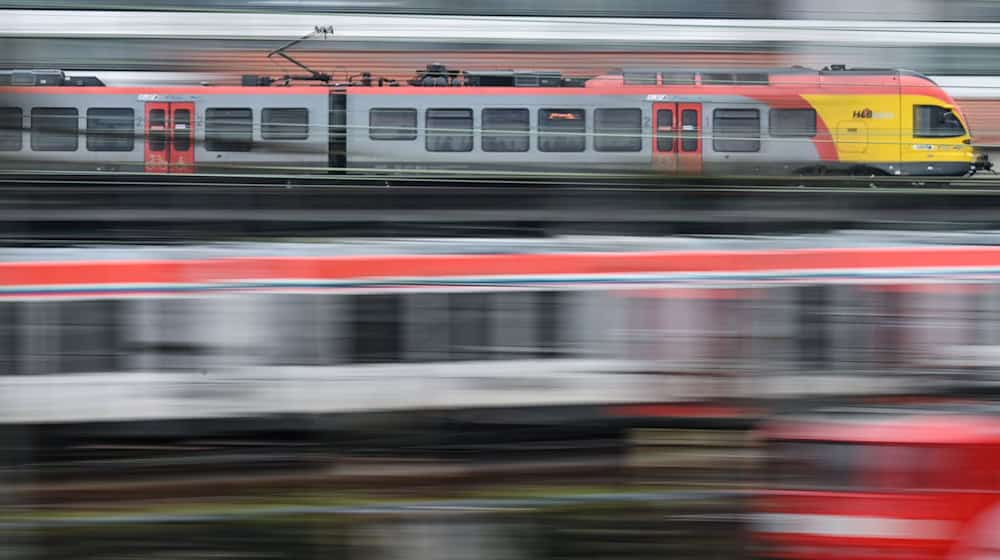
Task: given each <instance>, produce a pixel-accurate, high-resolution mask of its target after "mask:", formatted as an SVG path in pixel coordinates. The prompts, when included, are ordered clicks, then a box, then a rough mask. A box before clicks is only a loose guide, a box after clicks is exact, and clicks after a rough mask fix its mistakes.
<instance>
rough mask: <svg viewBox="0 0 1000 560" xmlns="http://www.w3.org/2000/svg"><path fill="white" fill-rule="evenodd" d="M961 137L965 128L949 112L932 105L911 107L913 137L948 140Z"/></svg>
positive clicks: (953, 114)
mask: <svg viewBox="0 0 1000 560" xmlns="http://www.w3.org/2000/svg"><path fill="white" fill-rule="evenodd" d="M963 135H965V127H964V126H962V121H960V120H958V117H957V116H956V115H955V113H953V112H952V111H951V110H949V109H945V108H944V107H936V106H934V105H914V106H913V136H914V137H916V138H950V137H954V136H963Z"/></svg>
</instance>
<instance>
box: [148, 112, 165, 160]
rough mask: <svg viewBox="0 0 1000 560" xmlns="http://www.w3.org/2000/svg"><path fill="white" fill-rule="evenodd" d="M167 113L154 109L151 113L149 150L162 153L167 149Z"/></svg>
mask: <svg viewBox="0 0 1000 560" xmlns="http://www.w3.org/2000/svg"><path fill="white" fill-rule="evenodd" d="M166 126H167V112H166V111H165V110H164V109H153V110H151V111H150V112H149V150H150V151H151V152H162V151H163V150H165V149H167V129H166Z"/></svg>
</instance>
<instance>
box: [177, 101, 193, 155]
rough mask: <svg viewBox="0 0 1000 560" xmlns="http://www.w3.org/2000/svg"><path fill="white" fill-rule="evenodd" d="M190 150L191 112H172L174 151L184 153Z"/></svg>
mask: <svg viewBox="0 0 1000 560" xmlns="http://www.w3.org/2000/svg"><path fill="white" fill-rule="evenodd" d="M190 149H191V111H190V110H188V109H177V110H175V111H174V150H176V151H178V152H186V151H188V150H190Z"/></svg>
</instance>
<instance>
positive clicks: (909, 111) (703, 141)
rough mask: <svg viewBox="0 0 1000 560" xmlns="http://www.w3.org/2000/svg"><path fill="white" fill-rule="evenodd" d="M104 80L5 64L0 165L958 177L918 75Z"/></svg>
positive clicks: (664, 73)
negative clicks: (158, 83)
mask: <svg viewBox="0 0 1000 560" xmlns="http://www.w3.org/2000/svg"><path fill="white" fill-rule="evenodd" d="M317 76H319V77H320V78H325V79H321V80H320V81H319V82H316V83H314V84H310V85H298V84H297V83H296V82H295V81H293V80H288V79H285V80H274V79H271V78H266V77H258V76H245V77H244V80H243V83H244V85H243V86H196V87H149V88H145V87H143V88H134V87H106V86H104V84H103V83H102V82H101V81H100V80H99V79H98V78H95V77H67V76H66V75H65V74H64V73H62V72H60V71H51V72H48V71H8V72H5V73H0V161H2V162H3V163H4V165H5V167H7V168H15V169H19V170H36V169H70V170H80V171H93V170H106V171H140V170H144V171H146V172H149V173H192V172H222V173H232V172H237V173H243V172H254V173H279V174H286V173H299V172H312V173H315V172H370V171H372V170H383V171H393V172H400V173H402V172H409V173H413V172H416V173H421V172H423V173H426V172H447V173H452V174H456V173H457V174H462V173H470V172H498V173H509V172H523V173H538V172H556V173H577V172H588V173H593V172H617V173H621V172H625V173H663V174H681V175H700V174H708V175H737V174H764V175H768V174H773V175H789V174H791V175H795V174H799V175H824V174H846V175H866V176H867V175H900V176H964V175H968V174H970V173H975V171H976V170H977V169H983V168H986V169H989V168H990V167H991V164H990V163H989V161H988V160H987V159H986V158H985V156H977V154H976V151H975V149H974V148H973V146H972V145H971V137H970V135H969V131H968V127H967V125H966V122H965V119H964V117H963V116H962V114H961V111H960V110H959V108H958V107H957V105H956V103H955V102H954V100H953V99H952V98H951V97H950V96H949V95H948V94H947V93H946V92H945V91H944V90H942V89H941V88H940V87H939V86H938V85H937V84H935V83H934V82H933V81H932V80H931V79H929V78H927V77H925V76H923V75H920V74H917V73H915V72H910V71H906V70H878V69H847V68H846V67H843V66H834V67H831V68H826V69H823V70H820V71H816V70H810V69H805V68H798V67H797V68H787V69H777V70H770V71H768V70H752V71H723V70H706V71H682V70H625V71H623V72H621V73H618V74H610V75H604V76H598V77H594V78H590V79H579V78H567V77H564V76H563V75H562V74H561V73H559V72H540V71H524V72H521V71H475V72H473V71H465V72H461V71H455V70H449V69H447V68H445V67H443V66H441V65H429V66H428V68H427V70H426V71H424V72H421V73H419V74H418V75H417V76H416V77H415V78H414V79H412V80H410V81H409V82H408V83H407V84H405V85H401V84H398V83H395V82H391V81H388V80H382V79H379V78H373V77H372V76H370V75H368V74H363V75H361V76H359V77H357V78H354V79H351V80H348V81H346V82H345V83H341V84H336V83H332V82H330V81H329V77H328V76H325V75H317V74H315V73H314V75H313V76H309V77H308V78H311V79H316V78H317Z"/></svg>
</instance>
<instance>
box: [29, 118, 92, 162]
mask: <svg viewBox="0 0 1000 560" xmlns="http://www.w3.org/2000/svg"><path fill="white" fill-rule="evenodd" d="M79 119H80V114H79V113H78V112H77V110H76V109H70V108H65V107H45V108H38V109H32V110H31V149H32V150H34V151H36V152H74V151H76V148H77V145H78V143H79V138H78V136H79V133H80V122H79Z"/></svg>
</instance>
